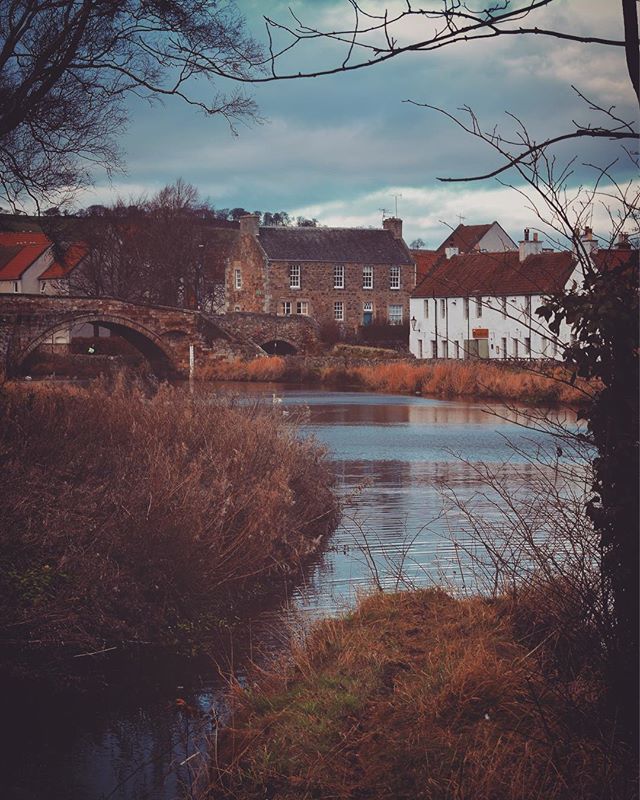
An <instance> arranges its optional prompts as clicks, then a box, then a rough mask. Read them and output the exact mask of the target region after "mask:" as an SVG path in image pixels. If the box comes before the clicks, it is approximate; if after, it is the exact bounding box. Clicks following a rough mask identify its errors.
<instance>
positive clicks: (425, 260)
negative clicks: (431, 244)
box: [410, 250, 440, 280]
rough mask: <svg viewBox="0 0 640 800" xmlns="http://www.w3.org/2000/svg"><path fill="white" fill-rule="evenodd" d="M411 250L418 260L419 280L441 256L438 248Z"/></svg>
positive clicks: (414, 258) (417, 271) (415, 259)
mask: <svg viewBox="0 0 640 800" xmlns="http://www.w3.org/2000/svg"><path fill="white" fill-rule="evenodd" d="M410 252H411V255H412V256H413V260H414V261H415V262H416V275H417V277H418V280H420V278H423V277H424V276H425V275H426V274H427V273H428V272H429V270H430V269H431V268H432V267H433V266H434V264H435V263H436V261H437V260H438V258H439V257H440V253H439V252H438V251H437V250H411V251H410Z"/></svg>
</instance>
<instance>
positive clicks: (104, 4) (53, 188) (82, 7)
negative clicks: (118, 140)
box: [0, 0, 261, 209]
mask: <svg viewBox="0 0 640 800" xmlns="http://www.w3.org/2000/svg"><path fill="white" fill-rule="evenodd" d="M260 59H261V54H260V49H259V47H258V46H257V45H256V43H255V42H254V40H253V39H252V38H251V37H250V36H249V35H248V34H247V32H246V30H245V27H244V23H243V20H242V18H241V17H240V16H239V14H238V13H237V11H236V9H235V6H234V5H233V4H218V3H203V2H200V0H180V2H178V0H150V1H149V2H141V1H140V0H124V1H123V2H117V3H114V2H111V0H0V197H2V199H3V201H4V202H7V203H9V205H10V206H11V207H12V208H14V209H16V208H18V207H20V206H21V205H22V204H23V202H24V201H25V200H26V199H27V198H29V199H30V200H31V201H32V202H33V203H34V204H35V205H36V206H38V207H39V204H40V202H42V201H43V200H48V201H50V200H51V199H52V198H54V197H57V196H58V195H59V194H62V196H63V197H64V195H65V193H68V192H69V190H70V189H72V188H73V187H76V186H78V185H79V184H82V183H84V182H86V181H88V180H89V169H90V168H91V167H92V166H94V165H96V164H98V165H101V166H102V167H105V168H106V169H107V170H108V171H111V170H113V169H115V168H117V167H118V165H119V161H118V152H117V147H116V145H115V136H116V135H117V133H118V132H119V131H120V130H121V129H122V128H123V126H124V124H125V122H126V111H125V100H126V99H127V97H128V96H130V95H136V96H139V97H144V98H146V99H148V100H158V99H162V98H163V97H169V96H173V97H178V98H181V99H182V100H184V101H185V102H186V103H187V104H189V105H191V106H193V107H194V108H196V109H197V110H199V111H201V112H203V113H205V114H207V115H212V114H221V115H223V116H224V117H225V118H226V119H227V120H228V121H229V123H230V125H231V126H232V129H233V125H234V123H235V122H236V121H237V120H240V119H243V118H246V117H247V116H249V117H250V116H252V115H254V113H255V105H254V103H253V101H252V100H251V99H249V98H247V97H246V96H245V95H244V94H243V93H242V92H239V91H233V92H231V93H230V94H222V93H220V92H218V91H217V90H215V87H214V93H213V96H212V97H211V99H210V100H203V99H200V94H198V95H196V94H195V93H194V92H193V85H194V81H195V80H196V79H198V78H204V79H206V80H208V81H210V82H213V80H214V79H217V78H220V77H235V78H237V79H245V78H247V77H248V76H249V75H250V74H251V72H252V71H254V69H255V68H256V67H257V65H259V62H260Z"/></svg>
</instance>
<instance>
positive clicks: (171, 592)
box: [0, 385, 337, 673]
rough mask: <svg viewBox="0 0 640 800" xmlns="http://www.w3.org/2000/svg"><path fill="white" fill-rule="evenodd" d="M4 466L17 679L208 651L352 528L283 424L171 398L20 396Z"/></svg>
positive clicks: (4, 420) (11, 409) (8, 614)
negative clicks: (80, 659)
mask: <svg viewBox="0 0 640 800" xmlns="http://www.w3.org/2000/svg"><path fill="white" fill-rule="evenodd" d="M0 460H1V463H2V477H3V489H2V494H1V499H0V518H1V519H2V536H1V537H0V619H1V620H2V621H1V623H0V637H1V642H0V643H1V645H2V648H3V652H4V655H5V658H4V659H3V662H4V665H5V671H6V670H7V669H9V670H13V671H14V672H17V673H19V672H20V670H21V669H22V668H25V669H26V668H28V667H29V665H31V664H33V663H35V664H36V667H35V668H36V670H37V669H38V666H37V665H38V664H41V663H43V662H42V661H41V659H42V657H43V656H44V657H45V658H47V659H48V658H49V657H50V655H51V653H56V652H60V653H64V654H67V656H68V658H69V659H72V658H73V656H74V655H78V654H82V653H85V652H93V651H102V650H106V649H108V648H114V649H118V650H120V651H121V650H122V649H126V648H127V647H128V646H139V645H141V644H144V645H159V646H166V647H169V648H174V649H180V648H187V649H188V648H190V647H191V646H192V645H193V644H194V643H196V642H199V643H204V642H206V639H207V635H208V633H210V632H211V631H214V630H216V629H217V628H219V626H220V625H221V624H224V623H225V621H226V620H228V618H229V617H230V616H233V615H234V614H235V613H236V610H237V606H238V602H239V599H240V598H245V599H246V598H247V597H251V595H252V593H253V592H255V591H257V590H258V588H259V587H264V586H265V585H266V584H267V583H268V581H269V580H270V579H271V578H273V577H275V576H279V575H282V574H287V573H290V572H293V571H295V569H296V568H297V567H298V566H299V563H300V562H301V561H303V560H304V559H305V558H306V557H307V556H308V555H309V553H310V552H311V551H313V550H314V548H315V547H317V545H318V542H319V537H322V536H323V535H324V534H326V533H328V532H329V531H330V530H331V529H332V528H333V526H334V525H335V522H336V517H337V508H336V502H335V500H334V496H333V493H332V489H331V487H332V483H333V478H332V473H331V470H330V468H329V465H328V463H327V461H326V460H325V457H324V454H323V452H322V450H321V449H320V448H318V447H317V446H316V445H315V444H313V443H311V442H304V441H300V440H299V439H298V438H296V436H295V430H294V428H293V426H291V425H286V424H285V423H284V422H283V420H282V417H281V416H280V417H279V416H278V415H277V412H276V411H274V410H273V409H270V408H261V407H247V406H243V407H240V406H235V405H234V404H233V403H232V402H230V401H226V402H223V401H216V402H212V401H211V398H210V397H208V398H205V397H202V398H199V397H198V396H197V395H196V396H190V395H189V394H187V393H185V392H181V391H178V390H173V389H170V388H166V387H163V388H161V389H160V390H159V391H158V393H157V394H156V395H155V396H154V397H153V398H151V399H149V398H147V397H145V396H144V395H143V394H142V393H140V392H137V391H131V390H127V389H125V388H124V387H122V386H120V387H117V388H115V389H113V390H108V389H107V388H106V386H105V385H98V386H94V387H93V388H90V389H80V388H68V387H67V388H55V387H51V386H44V385H38V386H36V385H34V386H32V387H30V388H27V387H23V386H18V385H14V386H5V387H3V388H1V389H0ZM64 663H65V662H64V659H63V660H62V661H61V662H60V665H61V666H60V665H59V666H60V669H62V670H64V668H65V667H64ZM66 663H67V665H69V666H70V665H72V664H73V661H72V660H68V661H67V662H66ZM50 666H51V664H50V663H47V664H46V667H47V669H49V668H50Z"/></svg>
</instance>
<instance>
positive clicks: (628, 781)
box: [208, 590, 635, 800]
mask: <svg viewBox="0 0 640 800" xmlns="http://www.w3.org/2000/svg"><path fill="white" fill-rule="evenodd" d="M535 602H536V598H530V599H527V597H525V596H520V597H519V599H518V608H517V609H516V608H515V604H514V602H513V601H512V600H509V599H508V598H502V599H501V600H499V601H495V600H494V601H488V600H482V599H479V598H475V599H466V600H453V599H452V598H451V597H449V596H448V595H446V594H445V593H443V592H441V591H434V590H424V591H414V592H405V593H400V594H392V595H389V594H376V595H375V596H371V597H369V598H367V599H366V600H364V601H363V602H361V603H360V605H359V606H358V608H357V610H356V611H355V612H354V613H353V614H351V615H350V616H349V617H347V618H345V619H342V620H338V621H336V620H330V621H325V622H322V623H320V624H319V625H318V626H317V627H316V628H315V629H314V630H313V631H312V632H311V634H310V635H309V636H308V638H307V640H306V642H303V643H301V644H299V645H298V646H296V647H294V650H293V653H292V656H291V658H290V660H289V661H288V662H286V663H283V664H279V665H276V667H274V668H273V669H271V670H270V671H269V672H268V673H266V674H263V675H262V677H261V678H260V679H259V683H258V685H253V686H252V687H250V688H248V689H245V690H240V689H237V690H236V692H235V714H234V717H233V719H232V723H231V727H230V729H229V730H227V731H226V732H225V733H224V735H223V736H222V737H221V738H220V739H219V742H218V748H217V756H214V761H215V759H216V758H217V763H214V765H213V767H212V785H211V790H210V794H209V795H208V797H210V798H214V797H215V798H219V797H226V798H237V799H238V800H240V798H242V800H252V799H253V798H263V797H269V798H273V800H293V799H294V798H295V799H296V800H306V799H307V798H344V800H347V798H349V799H350V800H351V799H352V798H353V799H354V800H355V798H376V800H377V799H379V800H383V799H385V800H386V799H387V798H388V800H401V799H402V798H406V799H407V800H409V799H411V800H413V798H429V799H431V798H433V800H440V799H441V798H455V799H456V800H516V799H517V800H534V799H535V798H537V799H539V800H556V799H559V798H567V800H568V799H569V798H571V800H574V799H575V800H586V799H587V798H609V799H610V800H613V799H614V798H615V799H616V800H623V799H624V798H631V797H633V796H635V791H634V785H633V778H634V772H633V770H632V769H630V766H629V762H630V761H632V759H630V758H629V757H628V754H627V753H625V751H624V750H623V749H622V748H621V747H620V746H618V745H617V744H615V740H614V737H613V736H612V730H613V728H612V725H611V723H610V721H609V720H607V719H606V716H604V715H603V712H602V704H601V697H602V687H601V683H600V681H599V678H598V675H597V670H596V669H595V668H594V667H593V666H592V665H589V664H586V663H584V662H580V661H579V660H578V661H576V663H575V667H576V669H575V671H574V672H573V673H572V674H571V675H560V674H559V673H558V672H557V671H554V670H553V668H552V667H553V662H554V654H553V651H550V650H549V648H546V649H545V646H544V645H542V646H541V645H538V647H537V649H535V650H534V649H533V648H532V647H531V645H530V644H529V643H528V636H527V634H528V633H531V632H530V631H529V632H527V631H525V630H523V624H524V623H523V620H524V619H526V617H527V613H526V612H524V613H523V608H522V607H523V606H524V605H527V604H528V603H532V604H535Z"/></svg>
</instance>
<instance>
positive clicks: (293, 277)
mask: <svg viewBox="0 0 640 800" xmlns="http://www.w3.org/2000/svg"><path fill="white" fill-rule="evenodd" d="M289 288H290V289H299V288H300V264H291V266H290V267H289Z"/></svg>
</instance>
